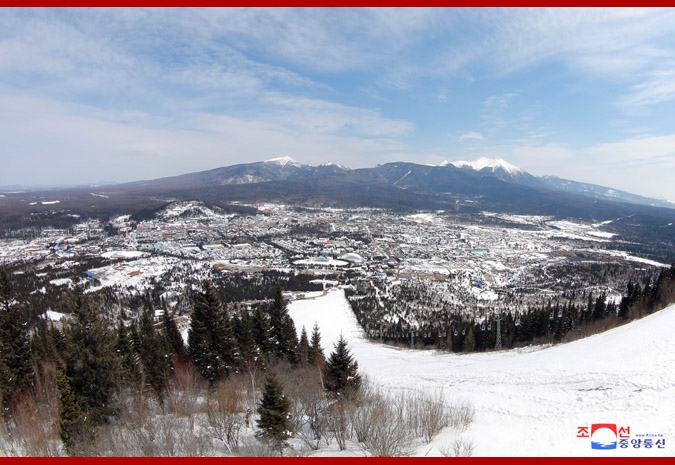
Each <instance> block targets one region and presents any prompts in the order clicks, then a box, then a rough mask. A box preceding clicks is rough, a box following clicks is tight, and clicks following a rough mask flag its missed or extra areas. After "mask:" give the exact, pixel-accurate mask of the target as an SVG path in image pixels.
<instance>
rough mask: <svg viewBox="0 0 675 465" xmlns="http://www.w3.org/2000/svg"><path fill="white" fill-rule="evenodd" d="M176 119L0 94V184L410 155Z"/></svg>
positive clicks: (291, 130) (299, 134)
mask: <svg viewBox="0 0 675 465" xmlns="http://www.w3.org/2000/svg"><path fill="white" fill-rule="evenodd" d="M181 118H183V119H185V120H188V119H189V121H185V120H176V119H165V118H157V117H153V116H150V115H145V114H143V113H131V114H130V113H129V112H120V113H115V112H102V111H101V110H100V109H96V108H91V107H87V106H83V105H71V104H63V103H60V102H57V101H52V100H44V99H36V98H30V97H17V96H1V95H0V140H2V141H3V148H2V156H3V164H4V165H3V167H4V169H3V170H2V172H0V185H7V184H17V183H23V184H28V183H33V184H54V183H84V182H92V181H96V180H98V179H99V178H100V173H106V178H107V179H113V180H117V181H132V180H137V179H149V178H150V179H152V178H157V177H162V176H170V175H176V174H182V173H186V172H193V171H199V170H205V169H211V168H214V167H218V166H227V165H231V164H235V163H249V162H252V161H258V160H266V159H269V158H272V157H274V156H277V155H278V154H280V153H290V154H293V158H296V159H297V160H299V161H301V162H304V163H312V164H316V163H319V162H320V161H326V160H331V161H333V162H335V163H340V164H344V165H347V166H351V167H363V166H369V165H371V164H372V160H390V159H399V158H405V156H404V155H403V154H409V153H410V149H409V148H408V147H406V146H405V145H403V144H402V143H400V142H398V141H397V140H395V139H391V138H386V137H377V136H376V137H355V136H339V135H335V134H332V133H330V132H307V131H304V130H302V128H297V127H294V126H292V125H291V126H289V125H284V124H281V123H280V122H278V121H274V120H267V121H266V120H262V119H257V120H246V119H242V118H236V117H233V116H223V115H215V114H208V113H191V114H185V115H182V116H181ZM130 120H133V123H134V124H129V121H130ZM177 127H178V128H186V127H190V128H191V129H176V128H177ZM318 158H320V161H317V160H318ZM92 178H95V179H92Z"/></svg>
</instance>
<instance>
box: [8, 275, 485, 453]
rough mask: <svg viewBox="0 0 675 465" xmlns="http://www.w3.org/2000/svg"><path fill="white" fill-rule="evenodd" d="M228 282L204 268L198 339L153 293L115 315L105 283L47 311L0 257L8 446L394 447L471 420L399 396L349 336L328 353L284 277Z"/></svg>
mask: <svg viewBox="0 0 675 465" xmlns="http://www.w3.org/2000/svg"><path fill="white" fill-rule="evenodd" d="M19 276H21V275H19ZM258 284H259V283H258ZM225 290H226V288H218V286H217V285H216V284H214V283H212V282H211V281H208V280H205V281H204V282H202V283H201V287H200V289H199V290H197V291H195V292H193V295H192V297H191V298H190V299H189V301H190V302H191V310H190V312H189V313H190V317H191V318H190V326H189V329H188V334H187V342H188V344H187V345H186V344H185V342H184V339H183V337H182V336H181V334H180V332H179V330H178V327H177V325H176V321H175V319H174V313H173V312H172V311H171V310H169V309H168V308H167V306H166V305H163V308H161V309H160V310H159V311H157V310H155V309H154V304H153V299H152V297H151V293H148V294H146V295H142V296H141V298H140V300H139V301H138V303H140V306H141V308H140V311H138V312H136V313H134V315H135V316H131V312H128V311H127V312H119V313H117V314H116V316H112V315H115V313H114V312H106V311H105V310H104V309H103V308H102V307H100V306H99V303H100V302H103V301H105V299H101V297H102V295H92V294H91V293H85V291H84V289H83V288H82V287H80V286H76V287H74V288H73V289H70V290H67V291H66V292H65V294H64V295H62V296H61V297H59V298H60V299H61V300H62V302H61V305H60V307H59V308H60V309H62V310H63V311H64V314H65V315H66V316H64V317H63V318H62V319H61V320H60V321H58V322H53V321H48V320H45V319H44V318H35V317H34V316H35V315H36V314H37V313H38V311H37V310H35V309H33V310H30V309H27V308H26V307H27V306H30V305H31V304H30V303H28V302H27V301H24V300H21V299H17V298H16V294H15V291H14V289H13V279H12V277H11V275H10V274H9V273H8V272H7V271H6V270H4V269H0V317H1V318H0V331H1V332H2V345H1V346H0V380H1V381H2V383H1V384H0V388H1V390H0V396H1V402H2V420H1V421H0V447H1V448H2V449H0V450H2V451H3V452H4V453H5V454H6V455H40V456H58V455H69V456H74V455H85V456H103V455H112V456H126V455H131V456H137V455H145V456H175V455H186V456H196V455H244V456H246V455H288V454H292V455H297V454H307V453H309V452H310V451H312V450H316V449H319V448H320V447H322V446H321V444H327V445H328V444H331V443H333V442H334V443H335V444H337V445H338V447H339V448H340V449H341V450H343V449H345V448H346V447H347V442H348V441H352V442H356V443H358V444H359V447H361V448H362V449H363V450H365V451H367V453H368V454H370V455H384V456H390V455H404V454H405V453H406V452H407V450H408V449H407V448H408V447H409V446H410V444H411V443H412V441H414V440H417V441H426V442H429V441H431V440H432V438H433V437H434V436H435V435H436V434H437V433H438V432H439V431H440V430H441V429H442V428H443V427H446V426H451V427H454V428H457V429H462V428H466V426H467V425H468V424H469V423H470V422H471V421H472V418H473V410H472V409H471V408H469V407H468V406H455V407H450V406H446V405H445V404H444V403H443V400H442V399H441V398H440V397H438V396H436V397H433V396H429V395H427V394H420V393H412V394H410V395H408V396H401V397H400V398H397V399H395V400H394V399H391V398H390V397H389V396H388V394H386V393H383V392H380V391H378V390H377V389H376V388H374V387H372V386H369V385H368V384H367V382H365V381H363V380H362V379H361V375H360V373H359V371H358V363H357V361H356V360H355V359H354V358H353V356H352V355H351V352H350V349H349V347H348V346H347V343H346V342H345V340H344V339H342V338H340V340H339V341H338V342H337V344H336V345H335V347H334V350H333V351H332V352H331V353H330V354H329V355H328V356H325V355H324V349H323V348H322V346H321V333H320V328H319V327H318V326H316V325H315V326H314V327H313V328H311V330H310V332H309V333H308V331H307V329H306V328H302V331H301V332H300V337H299V338H298V333H297V332H296V328H295V326H294V323H293V320H292V319H291V318H290V316H289V315H288V311H287V305H286V302H285V300H284V298H283V294H282V288H281V284H280V282H279V281H277V283H276V284H275V285H273V286H272V288H271V289H267V290H266V291H263V292H261V295H260V296H261V297H268V296H269V297H270V298H269V299H265V300H262V301H260V302H259V304H258V305H256V306H255V307H254V308H250V307H248V306H232V305H228V302H229V301H230V300H231V298H230V299H228V298H224V297H223V292H224V291H225ZM104 295H105V294H103V296H104ZM160 302H161V303H163V301H161V299H160ZM291 439H293V440H294V441H295V443H294V444H295V446H294V447H291V446H290V445H289V441H290V440H291ZM298 444H300V446H298ZM448 451H450V452H449V453H451V454H455V455H456V454H463V455H468V454H470V452H471V447H470V445H467V444H459V445H457V447H455V448H454V449H452V451H451V449H448Z"/></svg>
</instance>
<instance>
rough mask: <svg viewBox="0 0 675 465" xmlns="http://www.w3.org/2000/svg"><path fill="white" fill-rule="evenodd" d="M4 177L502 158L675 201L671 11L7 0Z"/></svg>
mask: <svg viewBox="0 0 675 465" xmlns="http://www.w3.org/2000/svg"><path fill="white" fill-rule="evenodd" d="M0 140H1V141H2V142H1V144H0V160H1V161H2V166H3V169H2V170H1V171H0V185H10V184H65V183H90V182H99V181H118V182H123V181H131V180H137V179H150V178H157V177H162V176H169V175H176V174H181V173H185V172H191V171H199V170H204V169H210V168H216V167H219V166H225V165H231V164H236V163H246V162H251V161H259V160H265V159H269V158H274V157H278V156H283V155H289V156H291V157H293V158H295V159H296V160H298V161H300V162H302V163H308V164H319V163H323V162H325V161H332V162H335V163H341V164H344V165H347V166H349V167H351V168H359V167H366V166H374V165H376V164H378V163H386V162H389V161H400V160H405V161H412V162H418V163H429V164H438V163H441V162H442V161H443V160H460V159H463V160H473V159H476V158H479V157H482V156H488V157H499V158H503V159H505V160H507V161H508V162H510V163H513V164H515V165H517V166H519V167H521V168H522V169H525V170H527V171H529V172H531V173H532V174H536V175H544V174H553V175H557V176H560V177H564V178H568V179H573V180H577V181H584V182H593V183H596V184H602V185H606V186H610V187H614V188H619V189H622V190H626V191H629V192H633V193H638V194H643V195H648V196H653V197H658V198H663V199H669V200H675V182H673V179H675V9H664V10H659V9H623V8H621V9H569V10H568V9H552V10H549V9H348V8H344V9H337V10H336V9H298V10H296V9H247V8H243V9H242V8H239V9H150V10H145V9H129V10H127V9H111V10H108V9H84V10H71V9H56V10H50V9H47V10H42V9H27V10H24V9H2V10H0Z"/></svg>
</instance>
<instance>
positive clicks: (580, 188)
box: [116, 156, 675, 215]
mask: <svg viewBox="0 0 675 465" xmlns="http://www.w3.org/2000/svg"><path fill="white" fill-rule="evenodd" d="M116 188H117V189H132V190H139V191H148V190H152V191H170V192H174V193H176V194H178V193H180V192H191V193H194V192H196V191H202V192H205V193H207V196H210V195H208V193H209V192H210V193H211V194H215V193H216V192H219V193H221V194H222V195H225V196H226V197H228V198H230V199H232V200H239V201H246V202H254V201H296V202H302V203H310V204H312V203H321V204H326V203H327V204H335V205H338V204H345V203H346V204H348V205H359V204H362V205H364V206H382V207H388V208H392V207H394V208H395V207H404V208H448V206H453V207H457V206H460V205H464V206H465V207H470V204H471V203H475V204H482V205H480V206H481V207H482V208H485V207H488V208H487V209H490V208H489V206H490V205H487V204H491V203H497V204H501V205H502V207H503V208H502V209H504V208H505V209H506V210H514V207H517V208H515V210H523V211H525V210H527V211H526V212H527V213H532V212H534V211H533V210H532V209H534V210H537V212H539V213H543V214H554V215H561V214H562V215H564V211H565V210H569V207H573V206H576V207H579V208H581V209H582V210H583V209H584V208H583V206H584V205H586V204H588V202H589V199H593V201H594V203H593V205H595V206H596V207H597V208H600V209H601V210H602V209H603V207H607V208H611V205H609V206H607V205H604V203H601V204H600V205H597V201H598V200H600V201H607V202H612V203H629V204H636V205H643V206H651V207H664V208H671V209H672V208H675V204H673V203H670V202H667V201H664V200H658V199H652V198H648V197H642V196H639V195H635V194H630V193H628V192H623V191H620V190H617V189H612V188H609V187H603V186H598V185H594V184H588V183H580V182H575V181H570V180H566V179H561V178H558V177H555V176H533V175H531V174H530V173H527V172H526V171H524V170H522V169H520V168H518V167H516V166H514V165H512V164H510V163H508V162H506V161H504V160H501V159H490V158H480V159H478V160H475V161H472V162H468V161H453V162H449V161H445V162H443V163H441V164H440V165H437V166H433V165H421V164H416V163H409V162H396V163H386V164H383V165H378V166H376V167H373V168H361V169H353V170H352V169H349V168H346V167H344V166H341V165H337V164H334V163H330V162H328V163H324V164H321V165H318V166H310V165H304V164H301V163H299V162H297V161H296V160H294V159H292V158H290V157H287V156H286V157H280V158H274V159H271V160H267V161H263V162H255V163H247V164H238V165H232V166H225V167H221V168H216V169H212V170H208V171H201V172H195V173H189V174H184V175H180V176H174V177H167V178H161V179H155V180H151V181H138V182H133V183H127V184H122V185H119V186H116ZM181 197H182V196H181ZM577 197H582V199H579V198H577ZM542 202H543V204H542ZM509 204H511V205H512V207H509V206H508V205H509ZM515 204H517V205H515ZM536 204H541V205H540V207H539V208H537V207H536ZM571 204H574V205H571ZM528 205H529V206H528ZM477 206H479V205H477ZM544 207H545V208H544ZM614 207H616V205H615V206H614ZM550 208H552V209H553V210H547V209H550Z"/></svg>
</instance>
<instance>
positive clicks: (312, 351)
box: [309, 322, 326, 368]
mask: <svg viewBox="0 0 675 465" xmlns="http://www.w3.org/2000/svg"><path fill="white" fill-rule="evenodd" d="M325 362H326V356H325V355H324V354H323V349H322V348H321V332H320V331H319V325H318V323H316V322H314V328H312V339H311V341H310V345H309V363H311V364H313V365H316V366H318V367H320V368H323V365H324V363H325Z"/></svg>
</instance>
